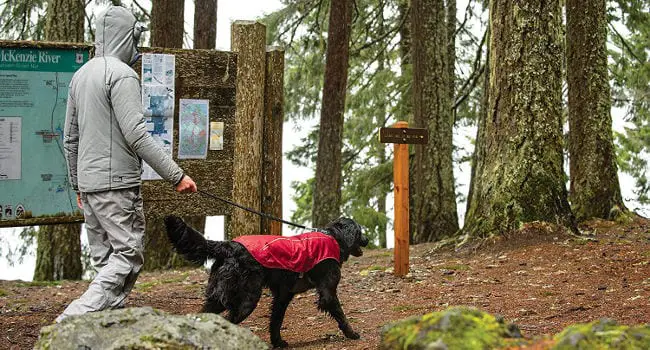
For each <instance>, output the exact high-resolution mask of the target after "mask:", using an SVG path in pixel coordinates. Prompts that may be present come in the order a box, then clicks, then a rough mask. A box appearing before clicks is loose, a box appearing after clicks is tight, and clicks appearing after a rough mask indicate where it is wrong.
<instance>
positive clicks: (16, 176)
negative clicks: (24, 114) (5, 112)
mask: <svg viewBox="0 0 650 350" xmlns="http://www.w3.org/2000/svg"><path fill="white" fill-rule="evenodd" d="M21 132H22V130H21V118H20V117H0V180H20V177H21V164H20V162H21V154H20V152H21V143H20V136H21Z"/></svg>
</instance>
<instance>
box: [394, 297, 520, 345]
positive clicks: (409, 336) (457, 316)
mask: <svg viewBox="0 0 650 350" xmlns="http://www.w3.org/2000/svg"><path fill="white" fill-rule="evenodd" d="M520 337H521V335H520V333H519V330H518V328H517V326H515V325H506V324H505V323H504V322H503V320H502V319H499V318H497V317H494V316H492V315H490V314H487V313H485V312H482V311H479V310H477V309H474V308H469V307H453V308H449V309H447V310H445V311H441V312H434V313H430V314H426V315H424V316H421V317H414V318H409V319H406V320H404V321H401V322H398V323H396V324H394V325H390V326H388V327H386V328H385V329H384V332H383V334H382V343H381V347H382V348H383V349H426V348H430V347H435V346H438V347H440V348H447V349H494V348H499V347H503V346H507V345H508V344H511V343H512V341H513V339H510V338H520Z"/></svg>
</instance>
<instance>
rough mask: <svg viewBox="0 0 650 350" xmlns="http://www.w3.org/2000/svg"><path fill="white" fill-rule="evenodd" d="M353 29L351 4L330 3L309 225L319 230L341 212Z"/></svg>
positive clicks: (338, 0) (344, 0) (337, 0)
mask: <svg viewBox="0 0 650 350" xmlns="http://www.w3.org/2000/svg"><path fill="white" fill-rule="evenodd" d="M351 30H352V1H351V0H332V1H331V7H330V17H329V29H328V36H327V54H326V61H325V62H326V63H325V78H324V84H323V99H322V107H321V118H320V129H319V133H318V135H319V140H318V157H317V160H316V184H315V186H316V187H315V189H314V205H313V211H312V225H313V226H316V227H319V226H320V227H322V226H325V225H327V224H328V223H329V222H330V221H332V220H334V219H336V218H337V217H338V216H339V215H340V213H341V208H340V206H341V184H342V180H341V172H342V170H341V148H342V147H343V121H344V118H343V115H344V113H345V97H346V93H347V81H348V57H349V44H350V32H351Z"/></svg>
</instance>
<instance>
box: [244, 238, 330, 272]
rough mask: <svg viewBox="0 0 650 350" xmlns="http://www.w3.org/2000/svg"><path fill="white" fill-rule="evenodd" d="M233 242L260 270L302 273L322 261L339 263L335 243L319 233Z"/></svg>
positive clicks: (245, 239)
mask: <svg viewBox="0 0 650 350" xmlns="http://www.w3.org/2000/svg"><path fill="white" fill-rule="evenodd" d="M234 241H235V242H238V243H241V244H242V245H243V246H244V247H246V249H247V250H248V252H249V253H251V255H253V257H254V258H255V260H257V262H259V263H260V264H262V266H264V267H266V268H271V269H285V270H290V271H294V272H300V273H303V272H307V271H309V270H311V269H312V268H313V267H314V266H316V264H318V263H319V262H321V261H323V260H325V259H335V260H336V261H340V251H339V244H338V243H337V242H336V239H334V237H332V236H328V235H326V234H324V233H321V232H308V233H303V234H300V235H297V236H291V237H282V236H275V235H256V236H240V237H237V238H235V239H234Z"/></svg>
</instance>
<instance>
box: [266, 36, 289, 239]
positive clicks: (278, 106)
mask: <svg viewBox="0 0 650 350" xmlns="http://www.w3.org/2000/svg"><path fill="white" fill-rule="evenodd" d="M283 123H284V50H283V49H280V48H277V47H269V48H267V51H266V87H265V89H264V125H263V129H264V132H263V137H262V139H263V142H262V212H263V213H268V214H270V215H273V216H275V217H278V218H281V217H282V124H283ZM261 232H262V233H263V234H272V235H279V236H281V235H282V224H281V223H280V222H278V221H274V220H269V219H264V218H262V231H261Z"/></svg>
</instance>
